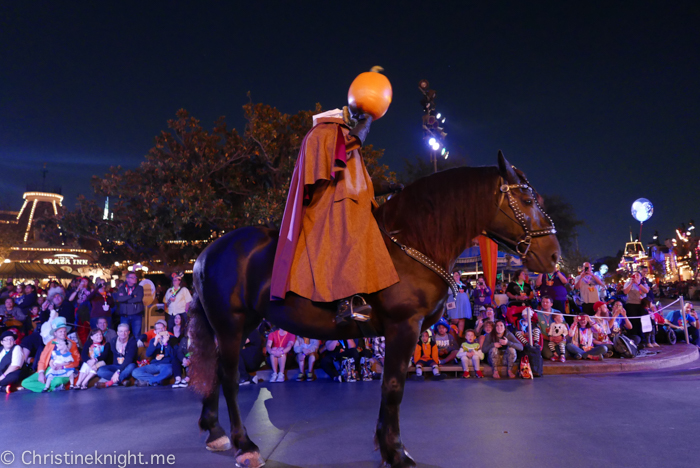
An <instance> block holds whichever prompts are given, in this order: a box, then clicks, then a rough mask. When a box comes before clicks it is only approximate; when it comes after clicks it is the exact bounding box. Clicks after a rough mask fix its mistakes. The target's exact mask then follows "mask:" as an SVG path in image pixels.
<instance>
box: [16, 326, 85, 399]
mask: <svg viewBox="0 0 700 468" xmlns="http://www.w3.org/2000/svg"><path fill="white" fill-rule="evenodd" d="M50 323H51V327H52V328H51V334H50V335H49V336H52V338H51V339H50V340H49V342H48V343H47V344H46V346H45V347H44V350H43V351H42V352H41V356H40V357H39V359H38V360H37V361H38V364H37V369H38V372H37V373H36V374H33V375H30V376H29V377H27V378H26V379H24V380H23V381H22V387H24V388H26V389H27V390H30V391H32V392H36V393H39V392H42V391H43V390H44V385H45V384H46V373H47V368H49V367H50V371H51V373H52V375H53V376H54V377H55V378H53V379H52V380H51V382H50V385H49V388H48V389H47V390H49V389H51V390H53V389H56V388H58V387H62V386H63V385H65V384H66V383H69V382H70V375H69V374H70V373H72V371H74V370H75V369H76V368H77V367H78V364H79V363H80V352H79V351H78V345H77V344H75V342H74V341H72V340H69V339H67V338H66V335H67V333H68V328H67V325H66V319H65V318H63V317H56V318H55V319H54V320H52V321H51V322H50ZM58 342H62V345H61V348H62V349H63V350H64V351H61V350H57V343H58ZM64 346H65V348H64ZM54 350H57V352H56V353H54ZM65 351H67V352H68V353H69V354H70V357H71V360H70V361H68V358H67V357H66V356H65V355H64V353H65ZM54 354H56V359H54ZM59 354H60V356H59ZM64 361H65V362H64ZM63 371H65V372H63ZM60 374H64V375H60Z"/></svg>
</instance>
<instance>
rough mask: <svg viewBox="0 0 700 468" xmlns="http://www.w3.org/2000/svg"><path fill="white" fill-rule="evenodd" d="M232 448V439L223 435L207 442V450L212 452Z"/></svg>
mask: <svg viewBox="0 0 700 468" xmlns="http://www.w3.org/2000/svg"><path fill="white" fill-rule="evenodd" d="M230 448H231V439H229V438H228V436H221V437H219V438H218V439H215V440H212V441H211V442H207V450H209V451H210V452H223V451H225V450H228V449H230Z"/></svg>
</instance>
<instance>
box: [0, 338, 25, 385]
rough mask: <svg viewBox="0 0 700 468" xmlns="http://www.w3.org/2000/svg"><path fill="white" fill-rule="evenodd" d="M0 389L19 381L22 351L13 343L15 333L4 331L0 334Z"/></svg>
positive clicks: (22, 359) (22, 360)
mask: <svg viewBox="0 0 700 468" xmlns="http://www.w3.org/2000/svg"><path fill="white" fill-rule="evenodd" d="M0 344H1V345H2V350H0V389H1V388H6V387H9V386H10V385H13V384H15V383H17V382H18V381H19V378H20V372H21V369H22V365H23V364H24V353H22V348H21V347H20V346H19V345H18V344H15V334H14V333H12V332H11V331H9V330H8V331H6V332H4V333H3V334H2V335H1V336H0Z"/></svg>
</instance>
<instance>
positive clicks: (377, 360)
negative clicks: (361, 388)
mask: <svg viewBox="0 0 700 468" xmlns="http://www.w3.org/2000/svg"><path fill="white" fill-rule="evenodd" d="M385 356H386V338H385V337H383V336H378V337H376V338H373V339H372V357H371V358H370V363H371V365H372V377H373V378H375V379H378V378H379V377H381V374H382V372H384V357H385Z"/></svg>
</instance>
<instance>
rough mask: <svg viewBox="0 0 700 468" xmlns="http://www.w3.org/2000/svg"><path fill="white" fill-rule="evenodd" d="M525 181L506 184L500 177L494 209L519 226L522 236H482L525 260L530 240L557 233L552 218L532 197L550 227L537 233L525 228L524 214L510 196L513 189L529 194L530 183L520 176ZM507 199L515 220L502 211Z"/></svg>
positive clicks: (488, 234) (492, 234)
mask: <svg viewBox="0 0 700 468" xmlns="http://www.w3.org/2000/svg"><path fill="white" fill-rule="evenodd" d="M521 178H523V179H524V180H525V183H524V184H508V183H506V181H505V179H504V178H503V177H501V178H500V179H499V182H500V183H499V190H500V192H501V195H500V197H499V198H498V202H497V203H496V207H497V208H498V210H499V211H500V212H501V213H503V214H504V215H506V217H507V218H508V219H510V220H511V221H513V222H514V223H515V224H517V225H519V226H520V227H521V228H522V230H523V235H522V236H520V237H519V238H518V239H515V240H514V239H508V238H505V237H503V236H501V235H499V234H495V233H493V232H489V231H484V234H485V235H486V236H487V237H489V238H491V239H493V240H494V241H496V242H497V243H499V244H501V245H503V246H504V247H506V248H508V249H510V250H513V251H514V252H516V253H517V254H518V255H520V257H521V258H525V256H526V255H527V253H528V252H529V251H530V245H531V244H532V239H533V238H535V237H542V236H549V235H554V234H556V233H557V230H556V229H555V227H554V223H553V222H552V218H550V217H549V215H548V214H547V213H545V211H544V209H542V206H541V205H540V203H539V202H538V201H537V197H536V196H534V193H533V197H532V199H533V200H534V202H535V205H537V208H539V210H540V211H541V212H542V214H543V215H544V216H545V218H547V220H548V221H549V224H551V226H552V227H550V228H547V229H541V230H539V231H531V230H530V228H529V227H528V226H527V223H526V222H525V214H524V213H523V212H522V210H521V209H520V207H519V206H518V203H517V202H516V200H515V197H514V196H513V194H512V191H513V190H514V189H520V190H529V191H530V192H533V190H532V186H531V185H530V182H529V181H528V180H527V179H525V177H523V176H521ZM506 198H507V199H508V206H509V207H510V209H511V210H512V211H513V214H515V219H513V217H512V216H511V215H510V214H508V213H507V212H506V211H505V210H504V209H503V200H504V199H506Z"/></svg>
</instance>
